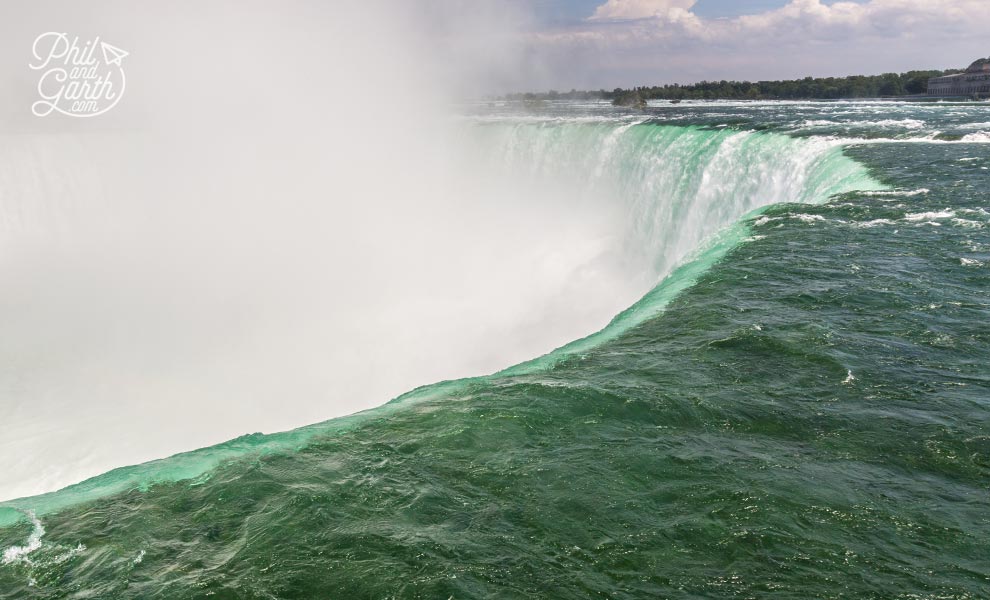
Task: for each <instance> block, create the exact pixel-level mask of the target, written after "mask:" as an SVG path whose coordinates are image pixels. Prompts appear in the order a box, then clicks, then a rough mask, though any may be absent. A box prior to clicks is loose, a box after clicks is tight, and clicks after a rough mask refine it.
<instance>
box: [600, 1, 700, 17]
mask: <svg viewBox="0 0 990 600" xmlns="http://www.w3.org/2000/svg"><path fill="white" fill-rule="evenodd" d="M696 2H697V0H608V2H606V3H605V4H602V5H601V6H599V7H598V8H596V9H595V14H594V15H592V17H591V19H590V20H592V21H604V20H627V19H649V18H653V17H660V16H666V15H667V14H669V13H670V12H671V11H672V10H680V11H688V10H691V8H692V7H693V6H694V5H695V4H696Z"/></svg>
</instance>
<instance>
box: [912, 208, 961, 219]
mask: <svg viewBox="0 0 990 600" xmlns="http://www.w3.org/2000/svg"><path fill="white" fill-rule="evenodd" d="M954 216H956V213H955V211H951V210H948V209H946V210H940V211H937V212H922V213H908V214H906V215H904V219H905V220H907V221H934V220H935V219H949V218H951V217H954Z"/></svg>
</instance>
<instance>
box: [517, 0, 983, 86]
mask: <svg viewBox="0 0 990 600" xmlns="http://www.w3.org/2000/svg"><path fill="white" fill-rule="evenodd" d="M520 2H521V5H520V6H522V9H523V10H525V11H528V12H527V14H528V17H529V21H528V27H527V32H526V34H525V35H524V41H523V42H522V44H523V46H524V48H525V50H524V53H525V55H526V56H527V57H528V62H527V64H526V66H525V68H523V69H521V70H520V76H519V77H518V81H517V82H513V84H514V85H515V86H517V87H519V88H526V89H546V88H555V89H571V88H578V89H597V88H606V89H610V88H612V87H617V86H622V87H628V86H634V85H656V84H663V83H692V82H696V81H700V80H705V79H707V80H720V79H737V80H759V79H789V78H800V77H805V76H809V75H810V76H844V75H855V74H863V75H869V74H879V73H885V72H902V71H908V70H913V69H946V68H960V67H965V66H966V65H968V64H969V63H970V62H972V61H973V60H975V59H977V58H980V57H986V56H988V55H990V39H988V38H987V36H986V23H988V22H990V1H988V0H855V1H848V0H845V1H838V0H520Z"/></svg>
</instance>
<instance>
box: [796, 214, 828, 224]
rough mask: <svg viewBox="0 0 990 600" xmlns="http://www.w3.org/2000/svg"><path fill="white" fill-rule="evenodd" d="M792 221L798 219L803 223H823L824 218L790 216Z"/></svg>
mask: <svg viewBox="0 0 990 600" xmlns="http://www.w3.org/2000/svg"><path fill="white" fill-rule="evenodd" d="M791 218H792V219H798V220H799V221H802V222H804V223H814V222H815V221H824V220H825V217H823V216H821V215H806V214H804V213H799V214H796V215H791Z"/></svg>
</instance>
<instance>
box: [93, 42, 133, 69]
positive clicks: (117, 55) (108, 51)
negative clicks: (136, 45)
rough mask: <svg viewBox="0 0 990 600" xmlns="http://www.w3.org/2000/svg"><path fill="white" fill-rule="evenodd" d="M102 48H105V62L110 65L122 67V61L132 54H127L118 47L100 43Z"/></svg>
mask: <svg viewBox="0 0 990 600" xmlns="http://www.w3.org/2000/svg"><path fill="white" fill-rule="evenodd" d="M100 46H101V47H102V48H103V60H104V62H106V63H107V64H108V65H117V66H120V60H121V59H122V58H124V57H125V56H127V55H128V54H130V53H129V52H125V51H124V50H121V49H120V48H118V47H116V46H111V45H110V44H108V43H106V42H100Z"/></svg>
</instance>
